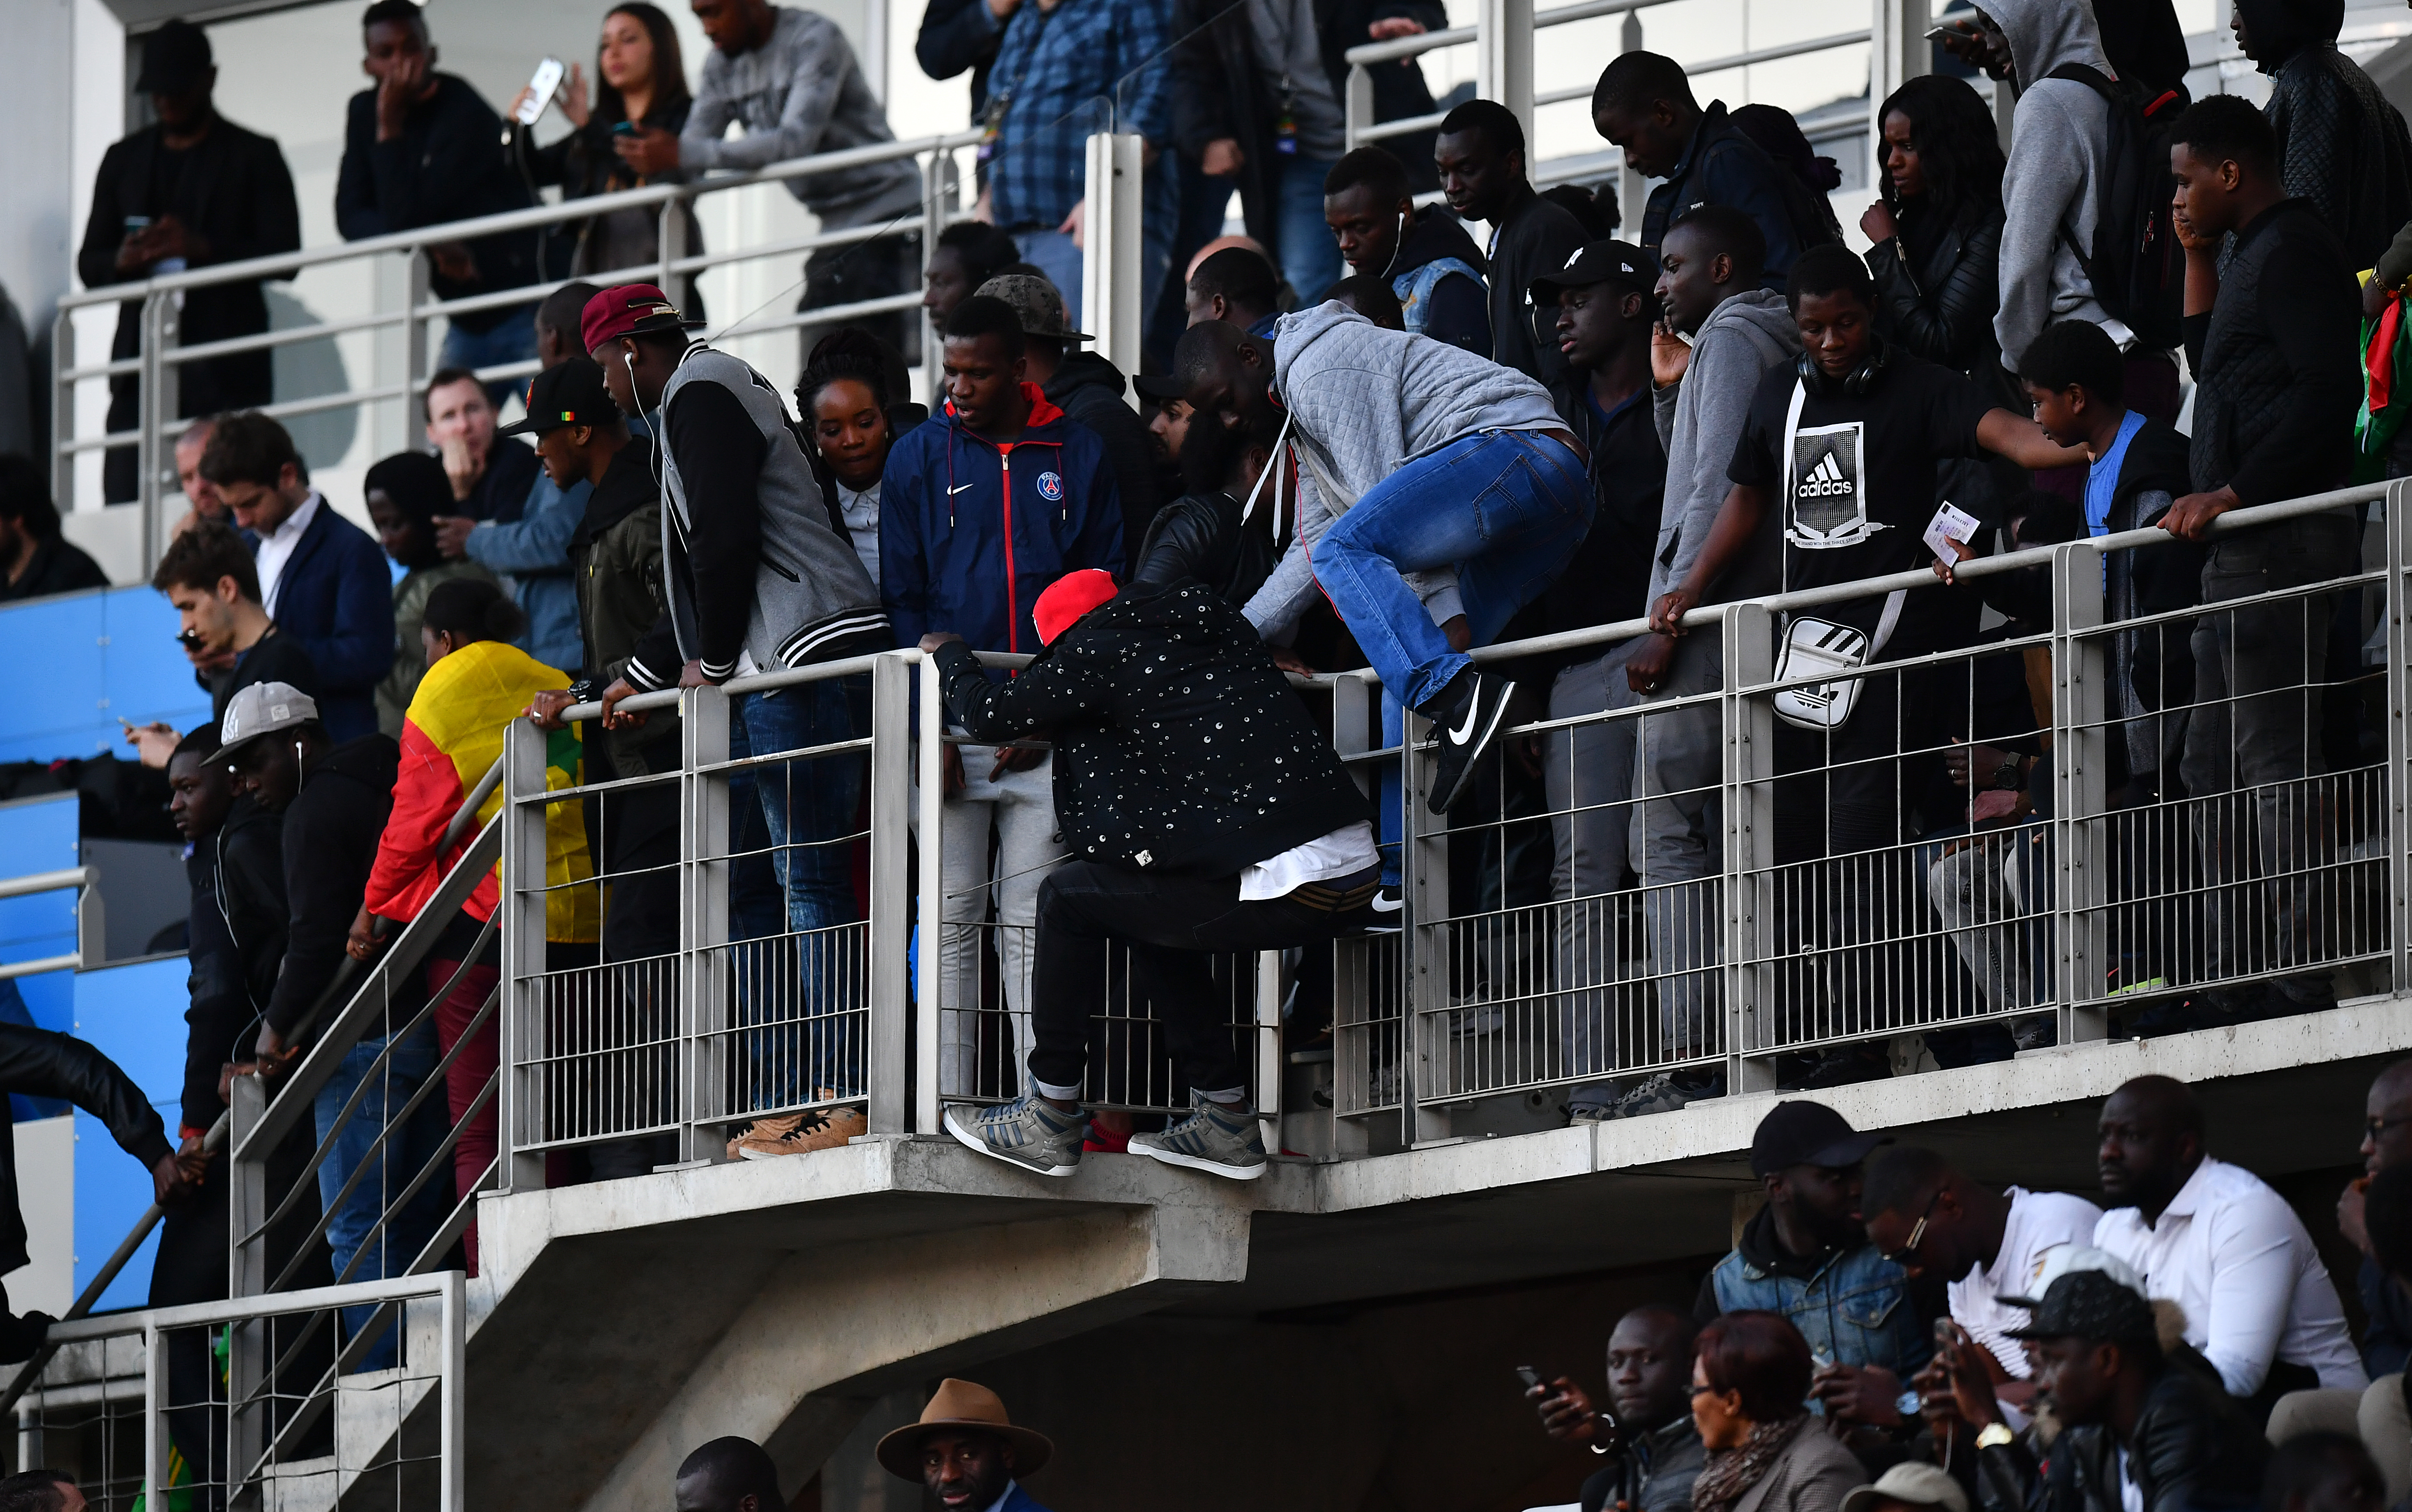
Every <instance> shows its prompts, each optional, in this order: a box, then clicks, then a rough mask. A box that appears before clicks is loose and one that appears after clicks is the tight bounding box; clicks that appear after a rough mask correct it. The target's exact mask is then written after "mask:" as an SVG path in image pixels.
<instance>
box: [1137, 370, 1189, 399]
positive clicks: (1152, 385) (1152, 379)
mask: <svg viewBox="0 0 2412 1512" xmlns="http://www.w3.org/2000/svg"><path fill="white" fill-rule="evenodd" d="M1131 387H1132V388H1133V389H1138V390H1139V396H1140V398H1141V399H1153V400H1155V402H1156V403H1157V404H1163V403H1164V402H1165V401H1166V400H1168V399H1178V400H1182V401H1184V402H1186V401H1187V400H1188V398H1189V385H1187V384H1185V383H1184V382H1182V381H1181V380H1180V379H1179V378H1176V377H1174V376H1173V375H1171V374H1154V373H1142V374H1139V375H1138V376H1137V377H1135V378H1133V379H1131Z"/></svg>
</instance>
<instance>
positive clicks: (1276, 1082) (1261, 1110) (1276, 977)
mask: <svg viewBox="0 0 2412 1512" xmlns="http://www.w3.org/2000/svg"><path fill="white" fill-rule="evenodd" d="M1256 977H1257V991H1256V999H1257V1121H1258V1122H1259V1123H1262V1124H1263V1125H1264V1135H1265V1148H1266V1149H1268V1150H1279V1149H1280V1148H1281V1147H1282V1137H1281V1132H1282V1068H1283V1066H1282V1021H1281V1006H1282V953H1281V952H1280V951H1278V950H1259V951H1257V972H1256Z"/></svg>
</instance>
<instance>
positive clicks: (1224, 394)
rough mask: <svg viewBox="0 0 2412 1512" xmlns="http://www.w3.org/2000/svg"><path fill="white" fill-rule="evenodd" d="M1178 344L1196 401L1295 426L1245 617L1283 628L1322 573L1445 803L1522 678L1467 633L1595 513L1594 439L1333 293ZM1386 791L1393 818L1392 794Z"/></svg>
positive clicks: (1466, 355) (1490, 630)
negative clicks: (1261, 568)
mask: <svg viewBox="0 0 2412 1512" xmlns="http://www.w3.org/2000/svg"><path fill="white" fill-rule="evenodd" d="M1174 363H1175V368H1176V371H1177V373H1178V374H1179V376H1180V378H1181V381H1182V383H1183V384H1184V388H1185V389H1186V390H1187V396H1188V399H1189V402H1190V404H1192V405H1194V406H1196V407H1197V408H1199V409H1224V410H1229V411H1232V412H1233V413H1236V414H1238V415H1239V416H1240V417H1241V418H1243V420H1244V421H1247V422H1251V423H1257V424H1261V425H1263V426H1264V427H1265V428H1266V429H1268V430H1270V429H1272V428H1274V427H1280V428H1281V429H1283V430H1284V431H1285V432H1287V436H1288V439H1289V440H1290V441H1291V442H1292V443H1293V448H1294V454H1295V455H1296V457H1297V460H1298V489H1299V501H1298V531H1297V536H1296V539H1294V540H1293V541H1292V542H1291V544H1290V548H1289V550H1288V552H1287V554H1286V555H1285V556H1284V557H1283V558H1282V562H1281V565H1279V566H1278V567H1276V568H1275V569H1274V570H1273V575H1272V578H1271V579H1270V580H1267V581H1266V583H1265V585H1264V587H1263V588H1261V589H1259V590H1257V596H1256V597H1255V598H1254V599H1252V600H1250V601H1249V604H1248V606H1247V609H1246V612H1247V616H1248V619H1249V622H1250V623H1251V624H1256V625H1257V627H1258V629H1259V632H1260V633H1263V634H1267V635H1271V636H1274V637H1276V638H1278V637H1279V635H1280V632H1282V631H1284V630H1287V629H1288V628H1289V627H1291V626H1293V625H1295V624H1296V623H1297V619H1298V616H1299V614H1300V613H1302V611H1303V610H1304V609H1305V608H1306V606H1307V605H1308V604H1309V603H1311V602H1312V601H1313V595H1314V593H1315V591H1316V588H1317V587H1320V588H1321V589H1322V590H1323V592H1324V594H1325V595H1327V596H1328V597H1329V598H1330V599H1331V605H1332V608H1334V609H1337V610H1339V612H1340V617H1341V619H1342V621H1343V622H1345V623H1346V624H1347V626H1348V628H1349V631H1350V633H1351V634H1353V635H1354V636H1355V637H1356V638H1357V644H1358V645H1359V646H1360V648H1362V649H1363V651H1364V653H1365V655H1366V659H1367V660H1369V661H1371V662H1372V663H1373V665H1374V670H1375V672H1376V673H1377V674H1379V675H1380V677H1381V679H1382V686H1383V688H1384V690H1385V693H1386V696H1387V697H1390V698H1394V699H1396V700H1397V701H1398V702H1399V703H1400V704H1401V705H1403V706H1404V707H1405V708H1409V709H1414V710H1416V711H1417V712H1420V713H1421V714H1423V715H1424V717H1425V718H1427V719H1430V720H1432V721H1433V722H1434V724H1435V725H1437V726H1438V728H1437V729H1436V730H1435V731H1434V735H1435V737H1436V739H1437V741H1438V744H1439V752H1438V756H1437V757H1436V762H1435V766H1434V772H1433V779H1432V785H1431V791H1430V798H1429V801H1430V806H1431V808H1432V811H1433V812H1434V814H1441V813H1445V812H1447V811H1448V808H1449V803H1450V802H1451V801H1452V800H1455V798H1456V797H1457V796H1458V793H1459V791H1460V789H1461V788H1462V787H1463V785H1465V782H1466V780H1467V779H1468V778H1469V777H1470V776H1471V775H1472V772H1473V770H1474V764H1475V761H1476V758H1477V757H1478V756H1480V755H1481V754H1482V752H1483V751H1484V750H1485V749H1486V748H1487V747H1488V746H1489V745H1490V743H1491V741H1492V739H1493V736H1495V735H1496V734H1497V733H1498V731H1499V728H1500V726H1501V725H1502V724H1503V723H1504V722H1505V718H1506V715H1507V712H1508V696H1509V695H1510V694H1512V693H1513V692H1514V691H1515V684H1514V683H1511V682H1508V680H1506V679H1504V678H1501V677H1498V676H1497V675H1495V674H1493V675H1484V674H1481V673H1478V672H1477V671H1476V669H1475V668H1474V665H1473V663H1472V662H1471V661H1470V660H1469V659H1468V658H1467V656H1466V654H1465V651H1466V648H1467V647H1469V646H1473V645H1478V644H1480V643H1482V642H1484V641H1487V640H1489V639H1492V638H1493V637H1494V636H1496V635H1497V634H1498V633H1499V631H1500V629H1501V628H1502V627H1503V626H1505V625H1506V624H1507V623H1508V620H1509V619H1510V618H1512V617H1513V616H1514V615H1515V613H1516V611H1517V610H1518V609H1522V608H1523V607H1524V605H1525V604H1527V603H1529V602H1531V601H1532V600H1533V598H1535V597H1536V596H1537V595H1539V593H1540V592H1541V590H1542V589H1543V588H1545V587H1547V586H1548V585H1549V582H1550V580H1551V579H1552V578H1554V577H1555V576H1556V575H1557V573H1558V572H1559V571H1560V570H1561V569H1562V568H1563V567H1564V565H1565V564H1566V559H1567V558H1568V557H1569V556H1570V555H1572V553H1573V551H1574V549H1575V547H1576V546H1577V545H1579V544H1580V543H1581V540H1582V538H1583V536H1584V533H1585V532H1587V531H1588V530H1589V529H1590V528H1591V517H1592V494H1591V485H1590V482H1589V480H1588V478H1587V477H1585V469H1586V468H1587V467H1588V466H1589V463H1590V458H1589V454H1588V453H1587V452H1586V451H1585V450H1584V448H1583V446H1582V444H1581V442H1580V441H1578V440H1577V439H1576V438H1575V435H1574V433H1573V432H1571V431H1569V430H1567V429H1566V421H1565V420H1564V419H1562V418H1559V416H1558V412H1557V407H1556V405H1554V404H1552V403H1551V400H1550V395H1549V391H1548V390H1547V389H1543V388H1542V387H1541V386H1540V385H1539V384H1538V383H1536V382H1535V381H1534V380H1532V379H1531V378H1528V377H1526V376H1525V375H1524V374H1521V373H1517V372H1514V371H1512V370H1510V369H1508V368H1503V367H1501V366H1499V365H1498V364H1497V363H1495V362H1492V361H1489V360H1485V359H1483V358H1479V357H1477V356H1475V355H1474V354H1473V353H1471V352H1465V351H1461V350H1459V349H1458V348H1456V347H1454V346H1449V345H1443V344H1441V343H1439V342H1436V341H1434V340H1432V339H1431V338H1430V337H1427V336H1411V335H1408V334H1407V333H1406V332H1405V331H1401V330H1383V329H1382V328H1381V327H1379V326H1376V325H1375V324H1374V323H1373V322H1372V321H1370V320H1368V319H1366V318H1365V317H1364V316H1360V315H1359V314H1358V313H1357V312H1356V311H1354V310H1351V309H1349V308H1348V307H1347V306H1346V305H1344V304H1341V303H1340V302H1338V301H1327V302H1326V303H1323V304H1321V305H1318V306H1316V308H1314V309H1312V310H1303V311H1300V312H1299V313H1297V314H1295V315H1287V316H1282V318H1281V320H1280V322H1279V323H1278V324H1277V325H1276V326H1275V327H1274V336H1273V340H1272V342H1271V343H1267V342H1264V341H1260V340H1258V339H1257V338H1255V337H1252V336H1249V335H1247V334H1246V333H1245V332H1243V331H1242V330H1240V329H1239V328H1237V327H1236V326H1229V325H1226V324H1224V323H1223V322H1221V321H1219V320H1209V321H1203V322H1200V323H1199V324H1198V325H1195V326H1192V327H1190V328H1189V330H1188V332H1187V334H1185V335H1184V336H1183V337H1182V339H1181V345H1180V348H1179V349H1178V351H1177V352H1176V353H1175V354H1174ZM1284 411H1287V416H1285V414H1284ZM1344 517H1345V518H1344ZM1310 558H1311V559H1312V564H1313V565H1312V566H1311V567H1310V565H1309V561H1310ZM1383 808H1384V810H1385V811H1386V812H1385V814H1384V820H1383V822H1384V825H1385V827H1386V829H1387V827H1388V826H1389V825H1390V823H1392V822H1394V820H1393V817H1392V816H1393V815H1395V814H1396V812H1397V805H1396V804H1395V803H1392V802H1390V801H1387V800H1386V801H1385V802H1384V804H1383ZM1389 864H1390V865H1392V866H1395V864H1396V863H1395V860H1393V861H1391V862H1390V863H1389Z"/></svg>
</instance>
